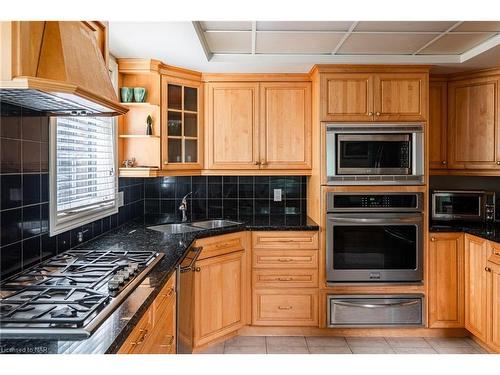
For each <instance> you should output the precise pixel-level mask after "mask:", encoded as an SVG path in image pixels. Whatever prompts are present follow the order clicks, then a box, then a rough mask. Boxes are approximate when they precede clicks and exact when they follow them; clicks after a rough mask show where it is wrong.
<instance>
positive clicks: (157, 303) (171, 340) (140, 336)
mask: <svg viewBox="0 0 500 375" xmlns="http://www.w3.org/2000/svg"><path fill="white" fill-rule="evenodd" d="M175 348H176V293H175V275H172V276H171V277H170V279H169V280H168V281H167V283H166V285H165V286H164V287H163V289H162V290H161V291H160V293H159V294H158V296H157V297H156V299H155V300H154V301H153V303H152V304H151V306H150V307H149V308H148V310H147V311H146V313H145V314H144V315H143V317H142V318H141V320H140V321H139V323H138V324H137V325H136V326H135V328H134V329H133V331H132V333H131V334H130V335H129V336H128V338H127V339H126V340H125V342H124V343H123V345H122V346H121V347H120V349H119V350H118V354H173V353H175Z"/></svg>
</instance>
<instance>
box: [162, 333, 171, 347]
mask: <svg viewBox="0 0 500 375" xmlns="http://www.w3.org/2000/svg"><path fill="white" fill-rule="evenodd" d="M167 337H169V339H168V341H167V343H166V344H160V347H161V348H168V347H171V346H172V344H173V343H174V336H172V335H168V336H167Z"/></svg>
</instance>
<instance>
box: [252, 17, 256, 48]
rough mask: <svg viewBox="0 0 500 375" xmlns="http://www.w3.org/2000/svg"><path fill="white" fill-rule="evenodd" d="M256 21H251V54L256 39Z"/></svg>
mask: <svg viewBox="0 0 500 375" xmlns="http://www.w3.org/2000/svg"><path fill="white" fill-rule="evenodd" d="M256 34H257V21H252V55H255V44H256V39H257V35H256Z"/></svg>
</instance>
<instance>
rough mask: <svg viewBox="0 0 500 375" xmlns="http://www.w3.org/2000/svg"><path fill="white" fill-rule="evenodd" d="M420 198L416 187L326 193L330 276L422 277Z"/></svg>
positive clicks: (334, 278) (378, 279)
mask: <svg viewBox="0 0 500 375" xmlns="http://www.w3.org/2000/svg"><path fill="white" fill-rule="evenodd" d="M422 202H423V194H422V193H418V192H415V193H406V192H401V193H400V192H386V193H378V192H377V193H374V192H367V193H344V192H342V193H341V192H339V193H336V192H331V193H328V194H327V227H326V239H327V244H326V251H327V254H326V265H327V269H326V274H327V281H328V282H329V283H338V282H419V281H422V275H423V272H422V267H423V261H422V257H423V233H424V229H423V203H422Z"/></svg>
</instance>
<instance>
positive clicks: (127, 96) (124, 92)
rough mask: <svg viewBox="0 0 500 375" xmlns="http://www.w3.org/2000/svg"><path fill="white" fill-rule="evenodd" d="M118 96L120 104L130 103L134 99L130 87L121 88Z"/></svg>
mask: <svg viewBox="0 0 500 375" xmlns="http://www.w3.org/2000/svg"><path fill="white" fill-rule="evenodd" d="M120 96H121V98H122V103H130V102H132V98H133V97H134V90H132V88H131V87H122V88H121V89H120Z"/></svg>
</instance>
